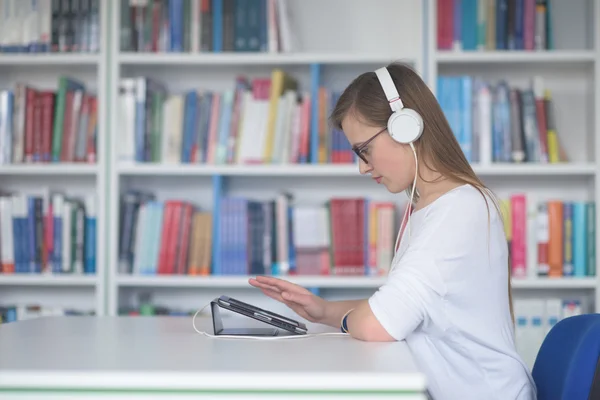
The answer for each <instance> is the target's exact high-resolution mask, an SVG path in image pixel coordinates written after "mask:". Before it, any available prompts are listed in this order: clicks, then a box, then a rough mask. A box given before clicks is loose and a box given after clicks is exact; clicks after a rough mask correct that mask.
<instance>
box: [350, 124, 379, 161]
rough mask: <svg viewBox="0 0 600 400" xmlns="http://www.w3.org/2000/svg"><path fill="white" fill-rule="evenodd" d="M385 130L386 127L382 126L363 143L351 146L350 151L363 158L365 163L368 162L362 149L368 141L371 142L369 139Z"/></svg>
mask: <svg viewBox="0 0 600 400" xmlns="http://www.w3.org/2000/svg"><path fill="white" fill-rule="evenodd" d="M386 130H387V127H386V128H383V129H382V130H380V131H379V132H377V133H376V134H374V135H373V136H371V138H370V139H369V140H367V141H366V142H364V143H363V144H361V145H360V146H358V147H356V146H352V151H354V153H355V154H356V155H357V156H358V157H360V159H361V160H363V161H364V162H365V164H368V163H369V162H368V161H367V158H366V157H365V155H364V154H363V151H364V150H365V148H366V147H367V146H368V145H369V143H371V141H372V140H373V139H375V138H376V137H377V136H379V135H380V134H381V133H383V132H385V131H386Z"/></svg>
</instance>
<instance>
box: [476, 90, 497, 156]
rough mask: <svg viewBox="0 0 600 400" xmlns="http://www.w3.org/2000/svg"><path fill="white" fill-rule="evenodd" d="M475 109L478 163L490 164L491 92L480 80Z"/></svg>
mask: <svg viewBox="0 0 600 400" xmlns="http://www.w3.org/2000/svg"><path fill="white" fill-rule="evenodd" d="M477 98H478V101H477V106H478V108H477V111H476V114H477V115H478V117H477V120H478V127H477V131H478V134H479V163H480V164H481V165H490V164H491V163H492V151H493V150H492V93H491V92H490V87H489V86H488V85H487V84H486V83H485V82H482V85H481V86H480V88H479V91H478V92H477Z"/></svg>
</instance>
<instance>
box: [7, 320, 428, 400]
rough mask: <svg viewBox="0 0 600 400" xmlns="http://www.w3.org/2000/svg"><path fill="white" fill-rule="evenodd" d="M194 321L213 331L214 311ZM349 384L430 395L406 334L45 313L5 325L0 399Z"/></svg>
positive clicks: (368, 391) (361, 389)
mask: <svg viewBox="0 0 600 400" xmlns="http://www.w3.org/2000/svg"><path fill="white" fill-rule="evenodd" d="M196 326H197V327H198V328H199V329H201V330H205V331H208V332H210V333H212V325H211V320H210V317H198V318H197V319H196ZM318 327H319V326H317V328H318ZM309 329H310V330H312V332H315V326H312V325H309ZM320 329H327V328H323V327H321V328H320ZM349 392H352V393H353V395H352V398H353V399H356V398H369V399H371V398H375V397H378V396H382V397H387V398H390V397H391V398H402V399H425V398H426V395H425V394H424V393H425V378H424V376H423V375H422V374H421V373H420V372H419V371H418V369H417V367H416V366H415V364H414V362H413V359H412V356H411V354H410V352H409V350H408V348H407V346H406V344H405V343H403V342H400V343H367V342H361V341H358V340H355V339H352V338H350V337H340V336H319V337H311V338H304V339H292V340H269V341H257V340H247V339H227V338H219V339H216V338H211V337H207V336H204V335H201V334H198V333H197V332H195V331H194V330H193V328H192V323H191V317H47V318H38V319H32V320H27V321H22V322H13V323H9V324H2V325H0V398H2V399H11V398H19V399H20V400H23V399H34V398H35V399H38V398H44V399H48V398H53V399H54V398H56V399H58V398H61V399H64V398H67V396H69V395H72V396H73V397H76V398H89V397H87V396H90V397H96V396H93V395H102V398H104V399H106V398H125V397H126V398H128V399H131V398H133V397H136V396H138V397H137V398H152V399H155V398H158V397H161V396H162V397H164V398H167V397H168V398H182V397H187V396H189V397H190V398H191V397H193V398H208V397H210V398H218V399H232V398H243V399H251V398H252V399H258V398H261V399H264V398H270V399H273V398H275V399H280V398H283V399H285V398H291V396H290V395H292V394H294V396H293V398H294V399H301V398H315V397H317V398H328V399H330V398H340V399H341V398H347V397H348V394H349ZM356 393H362V394H363V396H357V394H356ZM106 394H111V396H110V397H109V396H106ZM158 395H160V396H158ZM390 395H391V396H390ZM73 397H70V398H73ZM97 397H98V398H100V396H97Z"/></svg>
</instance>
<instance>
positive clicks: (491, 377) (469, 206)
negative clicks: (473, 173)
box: [369, 185, 536, 400]
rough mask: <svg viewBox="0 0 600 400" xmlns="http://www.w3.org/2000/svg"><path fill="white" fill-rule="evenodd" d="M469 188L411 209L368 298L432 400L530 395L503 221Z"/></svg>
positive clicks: (532, 385) (532, 389) (490, 399)
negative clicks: (402, 344) (516, 332)
mask: <svg viewBox="0 0 600 400" xmlns="http://www.w3.org/2000/svg"><path fill="white" fill-rule="evenodd" d="M487 201H488V204H489V215H490V219H489V228H488V212H487V208H486V203H485V200H484V198H483V196H482V195H481V194H480V192H479V191H478V190H477V189H476V188H475V187H473V186H471V185H463V186H460V187H458V188H455V189H453V190H451V191H449V192H448V193H446V194H444V195H442V196H441V197H439V198H438V199H437V200H435V201H434V202H433V203H431V204H429V205H428V206H426V207H424V208H422V209H420V210H417V211H415V212H413V214H412V215H411V217H410V219H411V221H410V231H411V235H410V239H409V229H408V228H406V229H404V232H403V237H402V240H401V243H400V247H399V249H398V252H397V253H396V257H394V260H393V261H392V266H393V267H394V268H393V270H392V271H391V272H390V274H389V277H388V280H387V282H386V283H385V284H384V285H383V286H382V287H381V288H380V289H379V290H378V291H377V292H376V293H375V294H374V295H373V296H372V297H371V298H369V305H370V306H371V310H372V311H373V313H374V314H375V317H376V318H377V319H378V321H379V322H380V323H381V325H382V326H383V327H384V328H385V329H386V330H387V332H388V333H389V334H390V335H391V336H393V337H394V338H395V339H396V340H405V341H406V343H407V344H408V346H409V348H410V350H411V352H412V354H413V357H414V358H415V361H416V363H417V365H418V366H419V368H420V369H421V371H423V373H424V374H425V375H426V379H427V385H428V390H429V392H430V394H431V396H432V397H433V398H434V399H435V400H443V399H452V400H454V399H461V400H466V399H477V400H480V399H486V400H494V399H502V400H509V399H519V400H521V399H528V400H529V399H535V398H536V389H535V383H534V381H533V379H532V378H531V374H530V371H529V370H528V368H527V366H526V364H525V363H524V362H523V361H522V360H521V358H520V356H519V355H518V354H517V352H516V349H515V343H514V336H513V323H512V320H511V316H510V309H509V303H508V264H507V263H508V248H507V242H506V236H505V234H504V228H503V225H502V217H501V216H500V215H499V214H498V212H497V210H496V207H495V205H494V203H493V201H492V200H491V198H489V197H487Z"/></svg>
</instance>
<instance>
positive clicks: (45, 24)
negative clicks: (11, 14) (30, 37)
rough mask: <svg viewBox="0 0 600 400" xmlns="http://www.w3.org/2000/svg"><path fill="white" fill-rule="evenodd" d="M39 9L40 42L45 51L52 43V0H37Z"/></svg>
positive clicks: (48, 49)
mask: <svg viewBox="0 0 600 400" xmlns="http://www.w3.org/2000/svg"><path fill="white" fill-rule="evenodd" d="M37 1H38V10H39V16H38V21H39V43H40V45H41V47H42V49H43V50H44V51H50V46H51V45H52V0H37Z"/></svg>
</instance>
